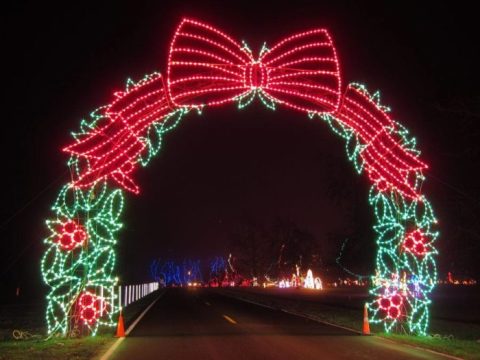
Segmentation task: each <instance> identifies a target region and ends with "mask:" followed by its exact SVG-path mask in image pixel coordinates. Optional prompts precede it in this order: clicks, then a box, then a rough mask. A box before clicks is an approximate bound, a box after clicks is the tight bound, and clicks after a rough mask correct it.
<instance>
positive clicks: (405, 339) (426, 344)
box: [377, 333, 480, 360]
mask: <svg viewBox="0 0 480 360" xmlns="http://www.w3.org/2000/svg"><path fill="white" fill-rule="evenodd" d="M377 335H379V336H381V337H384V338H386V339H390V340H393V341H396V342H400V343H403V344H408V345H412V346H418V347H421V348H424V349H430V350H434V351H438V352H442V353H445V354H450V355H453V356H457V357H460V358H463V359H468V360H478V359H480V342H477V341H472V340H461V339H443V338H436V337H432V336H410V335H399V334H385V333H380V334H377Z"/></svg>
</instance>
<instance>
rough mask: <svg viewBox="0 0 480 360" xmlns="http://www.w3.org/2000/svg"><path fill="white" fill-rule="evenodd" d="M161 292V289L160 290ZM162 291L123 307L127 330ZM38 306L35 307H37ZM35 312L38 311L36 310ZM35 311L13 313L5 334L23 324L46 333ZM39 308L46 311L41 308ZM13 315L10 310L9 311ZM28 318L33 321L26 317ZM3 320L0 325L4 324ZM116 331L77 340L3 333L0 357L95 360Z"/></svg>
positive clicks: (109, 343) (41, 315)
mask: <svg viewBox="0 0 480 360" xmlns="http://www.w3.org/2000/svg"><path fill="white" fill-rule="evenodd" d="M160 291H162V290H160ZM160 294H161V292H159V291H155V292H154V293H152V294H150V295H147V296H145V297H144V298H143V299H141V300H139V301H137V302H135V303H132V304H131V305H129V306H127V307H126V308H125V310H124V319H125V330H126V329H127V327H128V326H129V325H130V324H131V323H132V322H133V321H134V320H135V319H136V318H137V316H138V315H139V314H140V313H141V312H142V311H143V310H144V309H145V308H146V307H147V306H148V305H149V304H150V303H151V302H152V301H153V300H154V299H155V298H156V297H157V296H159V295H160ZM35 308H36V307H35ZM35 311H36V310H35ZM35 311H29V312H27V314H28V316H20V315H19V316H18V317H15V316H10V317H7V316H5V315H4V316H5V318H4V319H3V324H7V325H8V326H3V329H2V330H3V333H4V334H7V333H8V334H11V331H13V329H14V328H17V327H20V326H21V327H20V328H21V329H24V330H26V331H30V332H31V333H32V334H38V333H43V334H45V332H46V329H45V328H44V327H39V325H38V321H37V319H39V318H40V319H43V318H44V316H43V313H38V314H36V313H35ZM39 311H43V308H42V307H39V310H38V312H39ZM17 312H18V313H19V314H21V313H24V311H22V309H18V311H17ZM10 314H11V312H10ZM27 317H28V318H29V319H30V321H28V320H27ZM1 320H2V319H0V324H2V321H1ZM115 330H116V329H114V328H112V329H108V328H107V329H102V330H100V331H99V334H98V335H96V336H93V337H91V336H85V337H80V338H76V339H67V338H58V337H57V338H52V339H48V340H46V337H45V336H43V335H42V336H39V338H36V339H32V340H13V338H11V335H9V337H5V336H4V340H1V339H0V360H7V359H8V360H24V359H25V360H32V359H34V360H43V359H45V360H47V359H48V360H60V359H62V360H64V359H69V360H84V359H85V360H86V359H96V358H98V357H100V356H101V355H103V353H104V352H105V351H107V349H108V348H109V346H110V345H111V344H112V343H113V342H114V341H115V337H114V334H115Z"/></svg>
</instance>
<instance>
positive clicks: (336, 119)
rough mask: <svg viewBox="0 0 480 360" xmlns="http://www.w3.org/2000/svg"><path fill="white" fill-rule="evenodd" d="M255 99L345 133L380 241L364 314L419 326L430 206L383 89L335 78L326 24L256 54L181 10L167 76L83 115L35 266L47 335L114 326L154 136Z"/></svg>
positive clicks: (432, 235) (429, 285)
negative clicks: (135, 200)
mask: <svg viewBox="0 0 480 360" xmlns="http://www.w3.org/2000/svg"><path fill="white" fill-rule="evenodd" d="M257 97H258V98H259V99H260V100H261V101H262V102H263V103H264V104H265V105H266V106H267V107H269V108H271V109H276V108H277V107H289V108H291V109H294V110H297V111H298V112H300V113H303V114H306V115H308V116H309V117H311V118H312V119H321V120H323V121H325V122H326V123H327V124H328V125H329V126H330V128H331V129H332V130H333V131H334V132H335V133H336V134H338V135H339V136H341V137H342V138H344V139H345V144H346V152H347V157H348V159H349V160H350V161H352V162H353V163H354V166H355V169H356V171H357V172H358V173H362V172H364V173H366V174H367V175H368V178H369V179H370V181H371V184H372V186H371V190H370V192H369V202H370V204H371V206H372V207H373V209H374V213H375V221H376V223H375V224H374V230H375V232H376V234H377V239H376V243H377V246H378V250H377V257H376V275H375V276H374V277H373V278H372V286H371V289H370V293H371V295H372V300H371V302H370V303H369V310H370V313H371V314H370V315H371V317H372V319H373V320H372V321H374V322H381V323H383V324H384V327H385V330H386V331H390V330H391V329H393V328H394V327H395V326H396V325H397V324H400V323H401V324H406V325H407V328H408V329H409V330H410V331H411V332H412V333H417V334H425V333H426V331H427V327H428V319H429V316H428V307H429V303H430V300H429V294H430V292H431V291H432V289H433V287H434V285H435V283H436V279H437V274H436V266H435V261H434V256H435V255H436V254H437V251H436V250H435V248H434V246H433V243H434V241H435V239H436V237H437V236H438V233H437V231H436V230H435V224H436V219H435V217H434V215H433V210H432V207H431V205H430V203H429V202H428V200H427V199H426V197H425V196H424V195H423V194H422V192H421V185H422V182H423V181H424V176H423V174H422V171H423V170H424V169H426V168H427V165H426V164H425V163H424V162H423V161H422V160H420V158H419V154H420V153H419V151H418V150H417V148H416V142H415V139H414V138H412V137H411V136H410V135H409V133H408V131H407V130H406V129H405V128H404V127H403V126H402V125H400V124H399V123H398V122H397V121H395V120H393V118H392V116H391V113H390V110H389V109H388V108H387V107H385V106H384V105H382V104H381V103H380V96H379V93H378V92H376V93H374V94H371V93H369V91H368V90H367V89H366V87H365V86H363V85H359V84H357V83H350V84H348V85H346V86H343V83H342V79H341V76H340V65H339V62H338V58H337V54H336V50H335V47H334V45H333V42H332V39H331V38H330V35H329V34H328V32H327V31H326V30H324V29H313V30H310V31H306V32H302V33H298V34H294V35H292V36H290V37H287V38H285V39H283V40H281V41H279V42H277V43H276V45H274V46H273V47H271V48H268V47H267V46H266V45H264V46H263V47H262V49H261V50H260V52H259V54H258V56H255V55H254V54H253V52H252V51H251V50H250V49H249V47H248V46H247V45H246V43H242V44H240V43H239V42H237V41H236V40H234V39H233V38H232V37H230V36H228V35H226V34H225V33H223V32H221V31H220V30H218V29H216V28H214V27H212V26H209V25H207V24H204V23H201V22H198V21H195V20H191V19H183V20H182V21H181V23H180V25H179V26H178V28H177V29H176V32H175V34H174V37H173V40H172V43H171V47H170V51H169V57H168V69H167V76H166V79H164V78H163V77H162V76H161V75H160V74H159V73H153V74H150V75H147V76H145V78H144V79H142V80H140V81H138V82H133V81H131V80H128V81H127V86H126V89H125V90H124V91H119V92H117V93H115V94H114V99H113V100H112V102H111V103H110V104H108V105H106V106H102V107H100V108H98V109H97V110H95V111H94V112H92V113H91V115H90V118H89V119H88V120H82V122H81V124H80V130H79V131H78V132H76V133H73V136H74V138H75V141H74V142H73V143H72V144H71V145H69V146H67V147H66V148H65V149H64V151H66V152H68V153H69V154H70V155H71V157H70V159H69V161H68V166H69V168H70V170H71V181H70V182H69V183H67V184H65V185H64V186H63V188H62V189H61V191H60V194H59V196H58V198H57V200H56V202H55V204H54V206H53V208H52V209H53V211H54V215H53V216H52V218H51V219H49V220H47V226H48V227H49V229H50V232H51V234H50V236H49V237H48V238H47V239H45V244H46V246H47V249H46V251H45V254H44V257H43V259H42V264H41V269H42V274H43V278H44V280H45V282H46V283H47V285H48V286H49V287H50V291H49V294H48V296H47V300H48V306H47V314H46V316H47V323H48V331H49V333H63V334H67V333H68V331H69V330H70V329H71V328H72V327H75V326H76V325H79V324H80V325H82V326H85V327H88V328H89V329H90V331H91V332H92V334H95V333H96V331H97V329H98V328H99V326H102V325H106V326H113V325H114V318H115V316H116V314H117V312H118V306H116V304H117V302H118V298H117V297H116V295H115V291H114V286H115V285H116V283H117V279H116V278H115V276H114V265H115V244H116V242H117V236H118V231H119V230H120V228H121V227H122V224H121V222H120V215H121V212H122V207H123V202H124V193H125V192H133V193H135V194H138V193H139V187H138V185H137V184H136V183H135V181H134V179H133V176H134V174H135V171H136V170H137V169H138V168H139V167H141V166H146V165H147V164H148V163H149V162H150V160H151V159H152V158H153V157H154V156H155V155H156V154H157V153H158V152H159V150H160V147H161V144H162V136H163V135H164V134H165V133H166V132H168V131H170V130H172V129H173V128H175V126H176V125H177V124H178V123H179V122H180V120H181V119H182V118H183V117H184V116H185V115H187V113H189V112H190V111H192V110H196V111H197V112H201V110H202V109H203V108H209V107H213V106H220V105H228V104H231V103H234V102H236V103H237V104H238V107H239V108H243V107H245V106H247V105H248V104H249V103H251V102H252V101H253V100H254V99H255V98H257Z"/></svg>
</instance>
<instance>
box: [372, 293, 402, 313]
mask: <svg viewBox="0 0 480 360" xmlns="http://www.w3.org/2000/svg"><path fill="white" fill-rule="evenodd" d="M402 304H403V297H402V296H401V295H399V294H398V293H394V294H391V295H388V296H382V297H381V298H380V299H379V300H378V305H379V306H380V309H381V310H382V311H383V312H385V317H387V318H392V319H397V318H398V317H399V316H400V315H401V313H402V310H401V306H402Z"/></svg>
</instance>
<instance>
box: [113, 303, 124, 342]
mask: <svg viewBox="0 0 480 360" xmlns="http://www.w3.org/2000/svg"><path fill="white" fill-rule="evenodd" d="M115 336H116V337H125V326H124V324H123V314H122V310H121V309H120V315H119V316H118V325H117V335H115Z"/></svg>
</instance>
